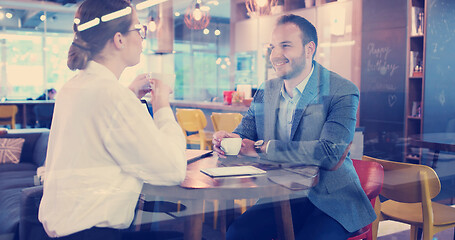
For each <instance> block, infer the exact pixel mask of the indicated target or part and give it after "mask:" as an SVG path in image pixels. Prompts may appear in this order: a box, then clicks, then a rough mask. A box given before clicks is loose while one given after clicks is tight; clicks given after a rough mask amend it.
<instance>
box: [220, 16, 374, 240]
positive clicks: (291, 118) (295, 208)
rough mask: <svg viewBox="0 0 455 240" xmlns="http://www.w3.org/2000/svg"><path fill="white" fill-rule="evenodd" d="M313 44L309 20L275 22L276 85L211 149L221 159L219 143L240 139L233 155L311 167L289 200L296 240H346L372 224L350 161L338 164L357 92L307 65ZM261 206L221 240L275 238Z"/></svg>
mask: <svg viewBox="0 0 455 240" xmlns="http://www.w3.org/2000/svg"><path fill="white" fill-rule="evenodd" d="M317 43H318V41H317V33H316V29H315V27H314V26H313V25H312V24H311V23H310V22H309V21H307V20H306V19H305V18H302V17H299V16H296V15H286V16H282V17H281V18H280V19H279V20H278V22H277V26H276V28H275V29H274V31H273V35H272V42H271V44H270V48H271V55H270V61H271V63H272V65H273V67H274V69H275V71H276V73H277V75H278V77H279V78H277V79H272V80H269V81H266V82H265V83H264V84H262V86H261V87H260V88H259V90H258V91H257V92H256V94H255V96H254V100H253V103H252V104H251V106H250V108H249V110H248V112H247V113H246V115H245V116H244V118H243V120H242V122H241V124H240V125H239V126H238V127H237V128H236V129H235V130H234V132H233V133H227V132H224V131H220V132H216V133H215V134H214V140H213V144H214V149H215V151H216V152H217V153H218V155H219V156H221V157H223V155H224V152H223V151H222V150H221V149H220V142H221V140H222V139H223V138H229V137H241V138H242V139H243V141H242V149H241V151H240V154H243V155H247V156H258V155H260V156H261V158H265V159H268V160H272V161H280V162H286V163H295V164H308V165H315V166H318V167H319V168H320V173H319V183H318V184H317V185H316V186H315V187H313V188H312V189H311V190H310V191H309V192H308V194H307V195H305V196H302V197H299V196H298V195H297V196H292V199H291V211H292V219H293V224H294V232H295V237H296V239H311V240H315V239H321V240H328V239H330V240H334V239H347V238H348V237H349V236H350V235H351V233H352V232H355V231H357V230H358V229H360V228H362V227H364V226H366V225H368V224H369V223H371V222H372V221H373V220H374V219H375V218H376V215H375V213H374V210H373V208H372V206H371V204H370V202H369V200H368V198H367V197H366V195H365V193H364V192H363V190H362V188H361V186H360V182H359V179H358V177H357V174H356V171H355V169H354V167H353V165H352V161H351V159H350V158H349V156H348V157H346V159H345V160H344V161H342V162H341V161H340V159H341V156H342V155H343V153H344V151H345V150H346V148H347V147H348V145H349V143H350V142H351V141H352V139H353V137H354V132H355V123H356V112H357V107H358V103H359V91H358V89H357V87H356V86H355V85H354V84H353V83H352V82H350V81H348V80H346V79H344V78H342V77H341V76H339V75H338V74H336V73H334V72H331V71H329V70H327V69H326V68H324V67H323V66H321V65H320V64H318V63H317V62H315V61H314V60H313V58H314V54H315V52H316V48H317ZM341 61H342V60H341ZM264 202H265V201H264ZM260 203H261V200H260V201H259V203H258V204H256V205H255V206H253V207H252V208H250V209H248V210H247V211H246V212H245V213H244V214H242V215H241V216H240V217H239V218H238V219H237V220H235V221H234V223H233V224H231V226H230V227H229V229H228V233H227V239H248V240H250V239H272V238H276V226H275V221H274V219H275V217H274V211H273V208H272V204H271V203H264V204H260Z"/></svg>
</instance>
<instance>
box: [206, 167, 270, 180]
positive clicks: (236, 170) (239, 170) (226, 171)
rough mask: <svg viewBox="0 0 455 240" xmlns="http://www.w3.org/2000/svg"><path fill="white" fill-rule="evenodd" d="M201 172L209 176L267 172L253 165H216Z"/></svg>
mask: <svg viewBox="0 0 455 240" xmlns="http://www.w3.org/2000/svg"><path fill="white" fill-rule="evenodd" d="M201 172H203V173H205V174H207V175H209V176H210V177H231V176H245V175H259V174H266V173H267V172H266V171H264V170H262V169H259V168H257V167H253V166H235V167H218V168H205V169H201Z"/></svg>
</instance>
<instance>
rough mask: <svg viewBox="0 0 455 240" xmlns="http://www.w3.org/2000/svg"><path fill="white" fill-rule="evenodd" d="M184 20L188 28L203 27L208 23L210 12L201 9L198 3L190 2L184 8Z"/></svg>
mask: <svg viewBox="0 0 455 240" xmlns="http://www.w3.org/2000/svg"><path fill="white" fill-rule="evenodd" d="M184 21H185V24H186V26H187V27H188V28H190V29H196V30H200V29H204V28H206V27H207V26H208V25H209V23H210V14H209V12H207V11H201V5H200V3H196V4H193V3H191V4H190V6H188V8H187V9H186V12H185V18H184Z"/></svg>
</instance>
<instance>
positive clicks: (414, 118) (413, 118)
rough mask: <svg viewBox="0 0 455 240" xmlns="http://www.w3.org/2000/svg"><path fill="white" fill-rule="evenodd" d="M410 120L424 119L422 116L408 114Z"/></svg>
mask: <svg viewBox="0 0 455 240" xmlns="http://www.w3.org/2000/svg"><path fill="white" fill-rule="evenodd" d="M408 119H409V120H422V117H413V116H408Z"/></svg>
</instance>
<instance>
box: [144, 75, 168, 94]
mask: <svg viewBox="0 0 455 240" xmlns="http://www.w3.org/2000/svg"><path fill="white" fill-rule="evenodd" d="M147 77H148V78H149V79H153V78H154V79H158V80H161V82H163V83H165V84H166V85H168V86H169V87H170V88H171V90H172V91H174V86H175V74H171V73H155V72H151V73H148V74H147ZM152 88H153V86H152Z"/></svg>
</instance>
